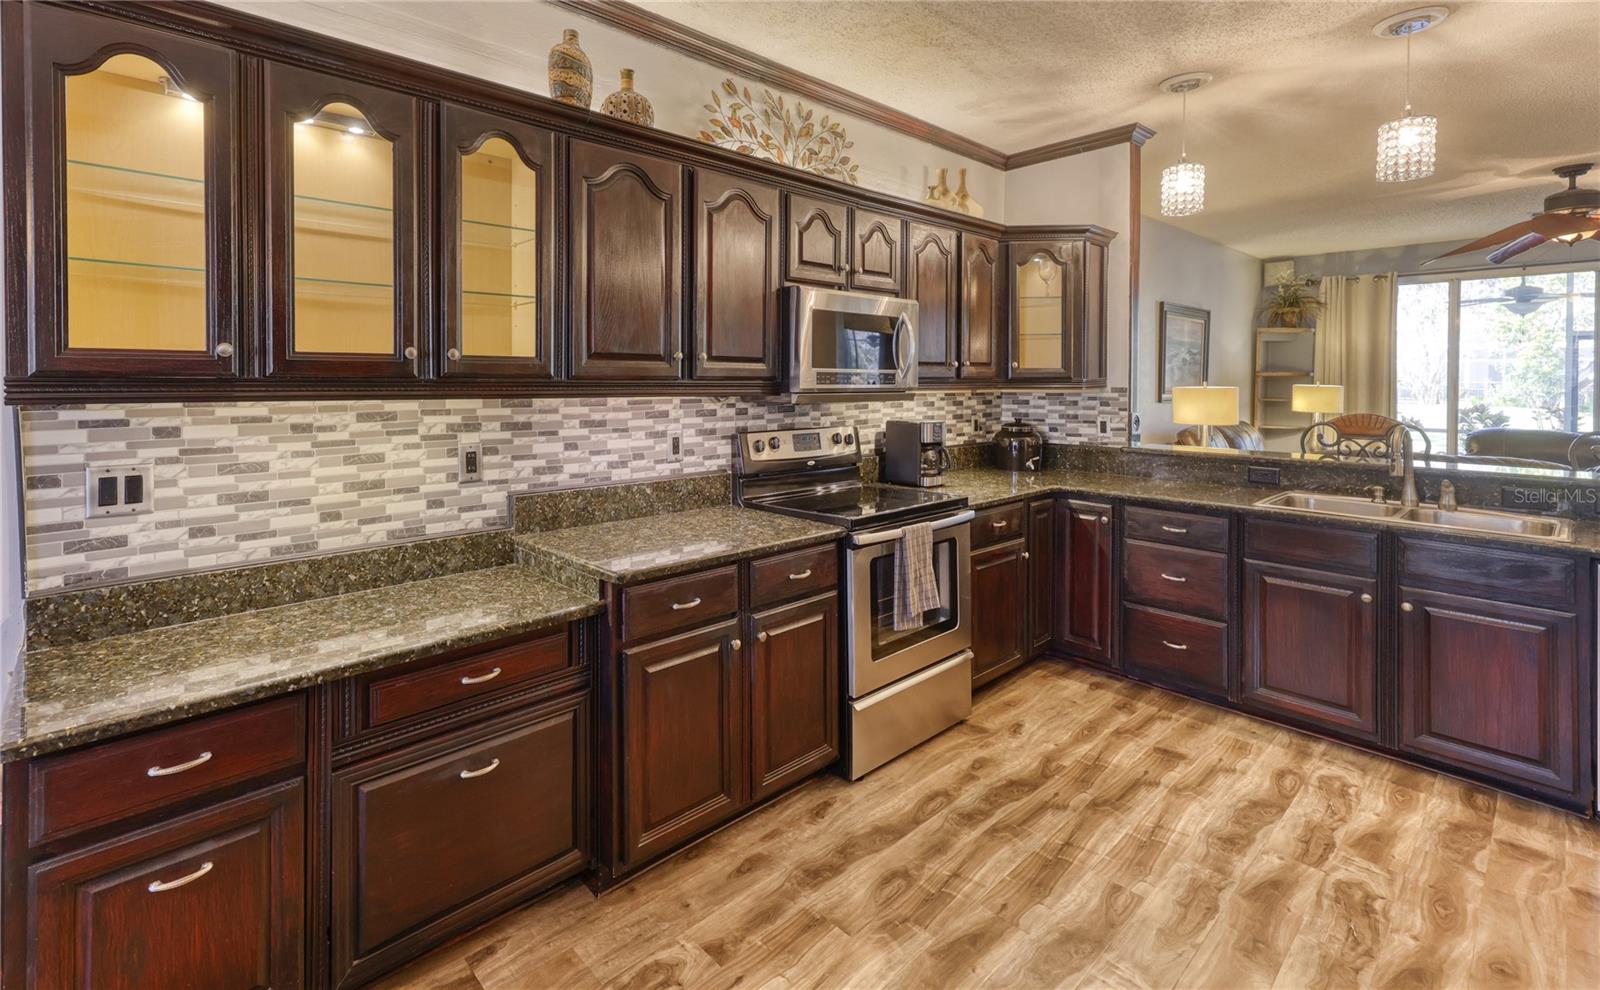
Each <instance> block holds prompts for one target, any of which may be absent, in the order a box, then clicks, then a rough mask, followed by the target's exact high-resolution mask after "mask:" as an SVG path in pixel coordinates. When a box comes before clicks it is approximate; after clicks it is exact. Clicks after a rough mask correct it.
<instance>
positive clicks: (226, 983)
mask: <svg viewBox="0 0 1600 990" xmlns="http://www.w3.org/2000/svg"><path fill="white" fill-rule="evenodd" d="M303 791H304V785H303V784H302V783H301V782H300V781H298V780H295V781H289V782H285V783H281V784H278V785H275V786H273V787H268V788H264V789H262V790H258V791H255V792H252V793H250V794H247V795H245V796H243V797H239V798H235V799H233V800H229V801H224V802H221V803H219V804H216V805H214V806H210V807H207V808H204V809H202V810H200V811H197V812H194V813H191V814H187V815H182V816H179V817H177V818H173V819H170V820H167V821H164V822H160V823H158V824H154V825H151V826H150V827H148V828H145V829H142V830H140V831H137V832H132V833H129V834H127V835H123V836H119V837H117V838H115V839H112V840H111V841H109V842H103V843H99V844H96V845H91V846H89V847H87V848H84V849H81V850H79V851H76V852H70V853H66V854H64V855H61V856H57V857H55V858H53V859H47V860H44V861H42V862H40V863H37V864H35V865H34V866H32V867H31V868H29V870H28V872H27V884H28V887H29V890H30V892H31V897H32V910H31V911H30V912H29V913H28V920H27V925H28V940H27V952H28V963H27V966H28V968H29V969H30V970H31V977H32V978H31V980H28V981H27V982H26V984H25V983H24V976H25V974H24V972H23V964H22V961H21V959H20V958H19V957H14V956H13V957H11V958H10V959H9V960H8V962H7V970H8V973H7V981H6V986H7V987H8V988H9V987H17V988H21V987H23V986H24V985H26V986H29V987H38V988H45V987H49V988H56V987H96V988H101V990H144V988H147V987H258V986H259V987H274V988H283V990H293V988H297V987H301V986H304V985H305V982H306V981H305V979H304V968H305V955H304V953H305V941H304V933H305V917H304V913H305V860H304V853H303V843H304V832H305V810H304V809H305V801H304V795H303ZM21 923H22V921H21V919H20V918H18V919H16V920H14V921H9V922H8V924H21Z"/></svg>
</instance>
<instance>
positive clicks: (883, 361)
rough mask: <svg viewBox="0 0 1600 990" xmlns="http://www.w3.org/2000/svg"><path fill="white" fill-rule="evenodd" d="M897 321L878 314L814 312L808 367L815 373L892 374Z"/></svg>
mask: <svg viewBox="0 0 1600 990" xmlns="http://www.w3.org/2000/svg"><path fill="white" fill-rule="evenodd" d="M897 324H898V320H897V319H896V318H895V317H892V316H884V315H882V314H877V313H838V312H833V311H831V310H820V309H819V310H815V311H814V312H813V313H812V315H811V367H813V368H815V369H817V370H818V371H894V370H895V349H894V331H895V327H896V326H897Z"/></svg>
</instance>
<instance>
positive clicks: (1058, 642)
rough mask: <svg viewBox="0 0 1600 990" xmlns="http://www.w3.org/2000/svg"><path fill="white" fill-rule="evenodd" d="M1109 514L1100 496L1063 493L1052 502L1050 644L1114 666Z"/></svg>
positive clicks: (1113, 558)
mask: <svg viewBox="0 0 1600 990" xmlns="http://www.w3.org/2000/svg"><path fill="white" fill-rule="evenodd" d="M1113 520H1114V514H1113V509H1112V506H1111V505H1110V504H1109V503H1105V502H1090V501H1085V500H1083V499H1074V498H1064V499H1059V500H1058V501H1057V502H1056V508H1055V541H1056V546H1057V547H1058V549H1057V551H1056V554H1055V559H1056V561H1057V566H1058V568H1059V571H1058V580H1057V582H1056V588H1055V594H1056V600H1055V618H1056V623H1055V640H1054V641H1055V646H1056V648H1057V649H1059V650H1061V651H1062V652H1064V653H1066V654H1068V655H1069V656H1072V657H1074V658H1076V659H1079V660H1087V661H1089V662H1090V663H1095V664H1100V665H1103V666H1108V667H1118V666H1120V664H1119V663H1118V661H1117V654H1116V647H1115V643H1114V641H1113V637H1114V635H1115V634H1114V632H1113V629H1114V627H1115V625H1116V580H1115V575H1114V573H1113V567H1114V565H1115V561H1116V554H1115V553H1114V551H1113V540H1114V537H1113V531H1114V530H1115V526H1114V525H1113Z"/></svg>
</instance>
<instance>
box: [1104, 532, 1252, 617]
mask: <svg viewBox="0 0 1600 990" xmlns="http://www.w3.org/2000/svg"><path fill="white" fill-rule="evenodd" d="M1123 553H1124V558H1123V561H1124V566H1123V568H1122V593H1123V597H1125V598H1128V599H1131V600H1133V601H1136V602H1143V603H1144V604H1146V605H1156V606H1159V607H1161V608H1166V609H1171V610H1173V611H1175V612H1187V613H1189V614H1191V615H1203V616H1206V617H1207V618H1211V619H1221V618H1225V617H1226V616H1227V614H1228V558H1227V556H1226V555H1225V554H1220V553H1212V552H1211V551H1209V550H1190V549H1189V548H1187V547H1170V546H1161V545H1160V544H1157V543H1144V542H1141V541H1139V540H1128V541H1127V542H1126V543H1125V544H1124V550H1123Z"/></svg>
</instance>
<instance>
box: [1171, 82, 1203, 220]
mask: <svg viewBox="0 0 1600 990" xmlns="http://www.w3.org/2000/svg"><path fill="white" fill-rule="evenodd" d="M1210 81H1211V73H1209V72H1185V73H1184V74H1183V75H1180V76H1173V77H1172V78H1170V79H1163V80H1161V91H1162V92H1163V93H1177V94H1178V95H1179V96H1181V97H1182V98H1183V115H1182V122H1181V123H1180V124H1179V127H1178V145H1179V151H1178V163H1177V164H1176V165H1168V166H1167V167H1166V168H1164V169H1162V170H1161V215H1162V216H1164V217H1189V216H1194V215H1195V214H1196V213H1199V212H1200V211H1201V210H1203V209H1205V208H1206V167H1205V166H1204V165H1202V164H1200V163H1199V162H1191V161H1190V160H1189V94H1190V93H1192V92H1194V91H1195V90H1197V89H1199V88H1200V87H1201V86H1204V85H1205V84H1206V83H1208V82H1210Z"/></svg>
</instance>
